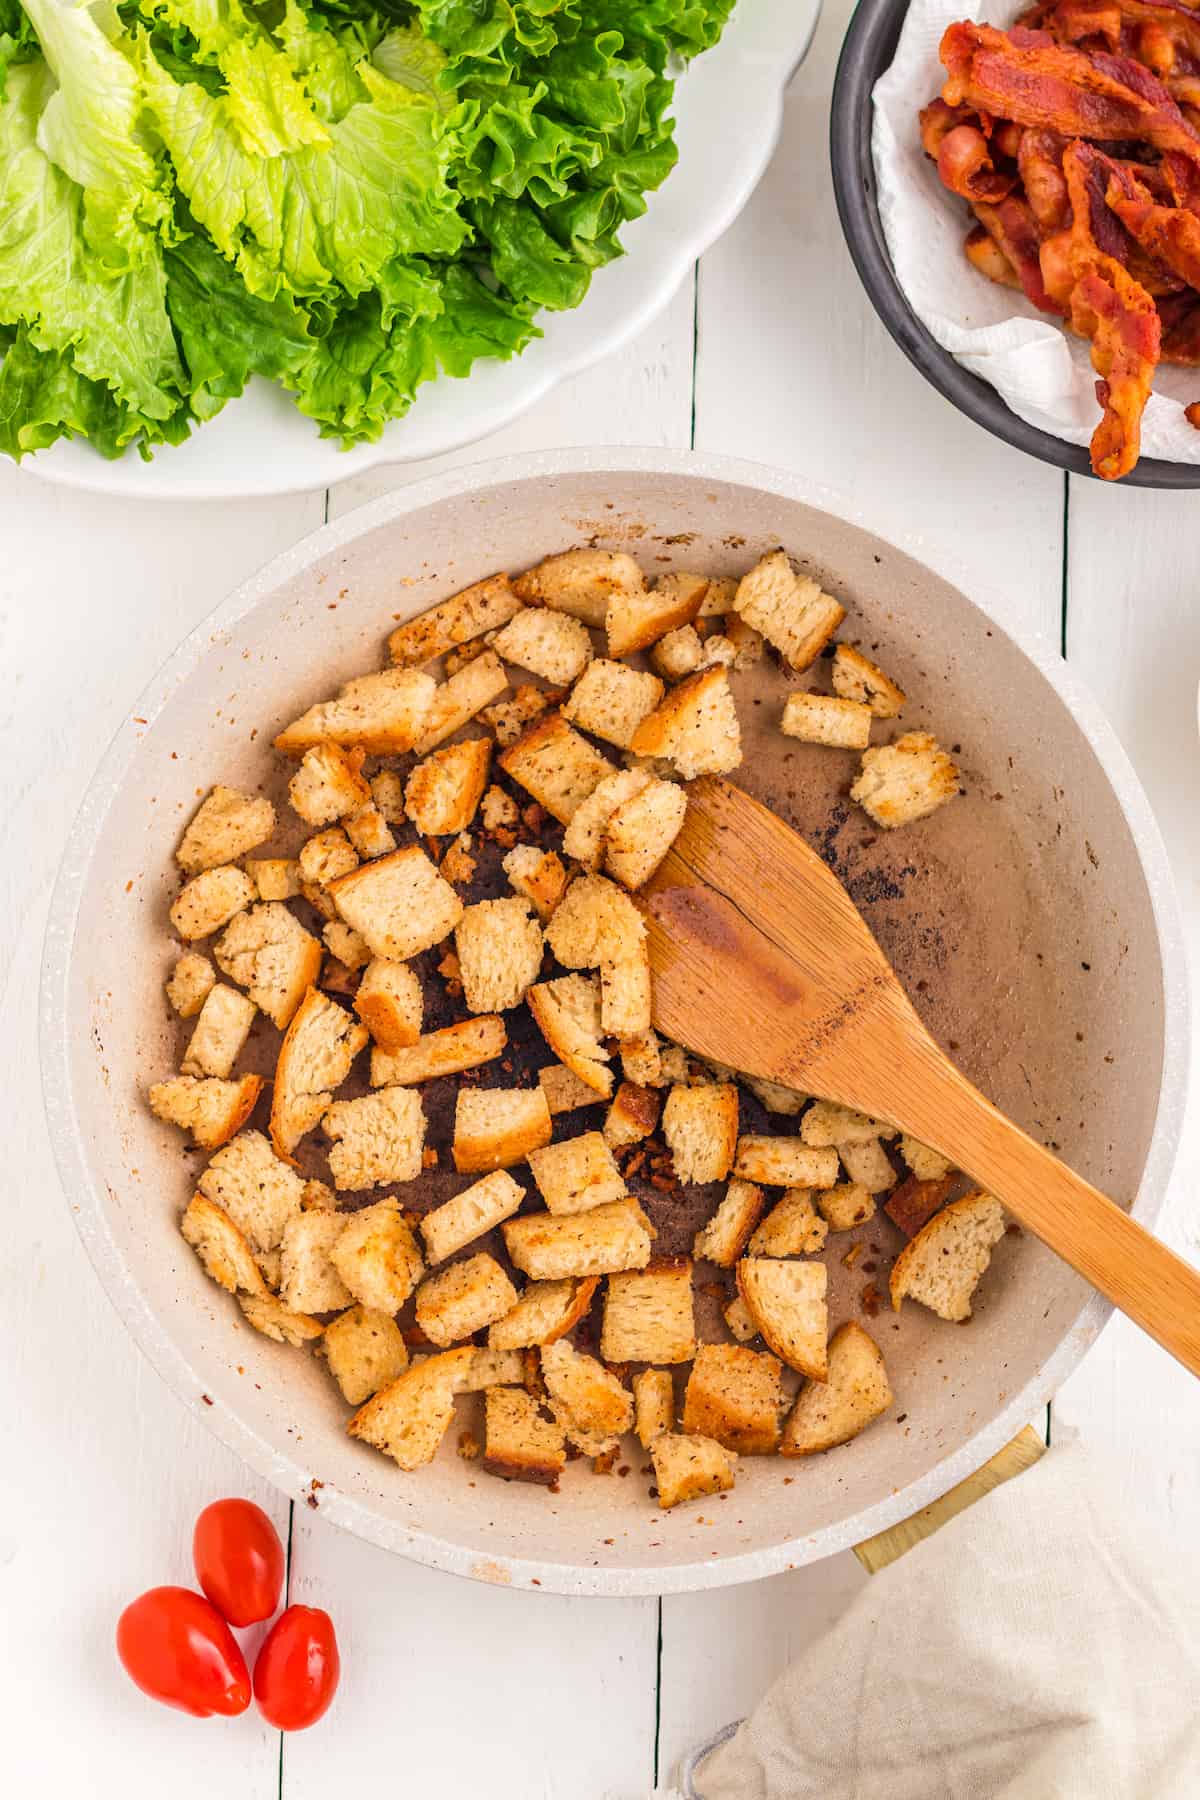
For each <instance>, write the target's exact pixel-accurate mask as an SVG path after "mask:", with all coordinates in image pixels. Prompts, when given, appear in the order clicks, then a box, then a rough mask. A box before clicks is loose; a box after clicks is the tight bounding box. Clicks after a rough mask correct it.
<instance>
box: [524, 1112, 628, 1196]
mask: <svg viewBox="0 0 1200 1800" xmlns="http://www.w3.org/2000/svg"><path fill="white" fill-rule="evenodd" d="M529 1167H530V1168H531V1169H532V1171H533V1179H534V1180H535V1181H536V1182H537V1184H538V1188H539V1190H540V1191H541V1194H542V1198H543V1199H544V1200H545V1202H546V1205H547V1207H548V1208H549V1210H550V1211H551V1212H552V1213H579V1212H587V1210H588V1209H589V1207H593V1206H604V1205H607V1203H608V1202H609V1201H610V1200H621V1199H623V1198H624V1197H625V1194H626V1193H627V1192H628V1189H627V1188H626V1186H625V1183H624V1181H623V1180H622V1179H621V1172H620V1170H619V1169H618V1168H617V1165H616V1163H615V1162H614V1161H613V1159H612V1152H611V1150H610V1149H609V1147H608V1145H607V1144H606V1143H605V1141H604V1139H603V1138H602V1137H601V1135H600V1133H599V1132H598V1131H585V1132H584V1133H583V1134H582V1135H581V1136H580V1137H574V1138H566V1139H564V1140H563V1142H562V1143H559V1144H547V1145H545V1147H544V1148H543V1149H541V1150H531V1151H530V1153H529Z"/></svg>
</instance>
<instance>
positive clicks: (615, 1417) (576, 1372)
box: [541, 1338, 633, 1456]
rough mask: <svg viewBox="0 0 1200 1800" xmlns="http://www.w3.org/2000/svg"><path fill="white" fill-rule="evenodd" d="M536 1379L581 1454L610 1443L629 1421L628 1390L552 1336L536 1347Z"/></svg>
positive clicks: (590, 1359)
mask: <svg viewBox="0 0 1200 1800" xmlns="http://www.w3.org/2000/svg"><path fill="white" fill-rule="evenodd" d="M541 1354H542V1379H543V1380H544V1381H545V1383H546V1393H547V1396H548V1398H549V1403H550V1410H551V1411H552V1412H553V1414H554V1416H555V1418H556V1419H557V1420H558V1422H559V1424H560V1425H561V1426H562V1428H563V1430H564V1431H565V1432H566V1434H567V1436H568V1438H569V1439H570V1440H571V1442H572V1443H573V1444H576V1445H578V1447H579V1449H580V1450H582V1451H583V1453H584V1455H585V1456H601V1455H603V1453H604V1452H605V1451H606V1450H610V1449H613V1448H614V1447H615V1445H616V1443H617V1441H618V1439H619V1438H620V1436H621V1434H622V1433H623V1432H626V1431H629V1430H631V1429H632V1427H633V1395H632V1394H631V1393H630V1392H629V1390H628V1388H626V1387H623V1386H622V1384H621V1383H620V1382H619V1381H618V1380H617V1378H616V1376H615V1375H612V1374H610V1373H609V1371H608V1370H607V1369H606V1368H605V1367H604V1365H603V1364H602V1363H599V1362H597V1361H596V1358H595V1357H594V1356H584V1355H581V1353H580V1352H579V1351H578V1350H576V1349H574V1348H573V1347H572V1346H571V1345H570V1344H568V1343H567V1341H566V1339H565V1338H556V1339H555V1341H554V1343H552V1344H545V1345H543V1347H542V1353H541Z"/></svg>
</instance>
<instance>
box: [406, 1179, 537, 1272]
mask: <svg viewBox="0 0 1200 1800" xmlns="http://www.w3.org/2000/svg"><path fill="white" fill-rule="evenodd" d="M524 1198H525V1190H524V1188H523V1187H521V1186H520V1184H519V1183H518V1182H516V1181H514V1180H513V1178H512V1176H511V1175H508V1174H506V1173H505V1171H504V1170H503V1169H494V1170H493V1171H492V1173H491V1174H490V1175H485V1176H484V1178H483V1180H482V1181H476V1182H473V1183H472V1185H471V1186H470V1187H469V1188H464V1189H463V1191H462V1193H461V1194H455V1195H454V1196H453V1198H452V1199H450V1200H445V1201H443V1202H442V1204H441V1206H435V1207H434V1209H433V1211H432V1212H427V1213H426V1214H425V1217H424V1218H423V1219H422V1220H421V1235H422V1237H423V1238H424V1239H425V1249H426V1251H427V1253H428V1256H429V1260H430V1262H431V1263H439V1262H444V1261H445V1259H446V1258H447V1257H448V1256H453V1255H454V1254H455V1253H456V1252H457V1251H459V1250H461V1249H462V1248H463V1246H464V1245H466V1244H470V1243H472V1242H473V1241H474V1240H475V1239H476V1238H477V1237H482V1236H483V1234H484V1232H485V1231H492V1230H493V1229H494V1228H495V1227H496V1226H497V1225H499V1224H500V1222H501V1221H502V1220H503V1219H510V1218H511V1217H512V1215H513V1214H514V1213H515V1212H516V1211H517V1208H518V1207H519V1206H520V1204H521V1202H522V1200H524Z"/></svg>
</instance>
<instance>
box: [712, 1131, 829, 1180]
mask: <svg viewBox="0 0 1200 1800" xmlns="http://www.w3.org/2000/svg"><path fill="white" fill-rule="evenodd" d="M733 1172H734V1174H735V1175H740V1176H742V1178H743V1179H744V1180H745V1181H757V1182H761V1183H762V1185H763V1186H764V1187H788V1188H790V1187H808V1188H830V1187H832V1186H833V1184H834V1182H835V1181H836V1180H837V1178H838V1158H837V1151H836V1150H833V1149H827V1150H817V1149H814V1148H813V1146H812V1145H811V1144H806V1143H805V1142H804V1141H803V1139H802V1138H798V1137H759V1136H756V1135H755V1133H753V1132H748V1133H747V1134H746V1135H745V1136H744V1137H741V1138H739V1139H738V1146H737V1155H736V1156H735V1158H734V1163H733Z"/></svg>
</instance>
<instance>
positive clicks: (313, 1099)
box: [271, 988, 367, 1161]
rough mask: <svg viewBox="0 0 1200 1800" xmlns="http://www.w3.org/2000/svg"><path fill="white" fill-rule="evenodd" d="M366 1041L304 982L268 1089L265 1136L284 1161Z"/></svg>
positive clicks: (345, 1015) (347, 1016) (343, 1014)
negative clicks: (304, 988) (267, 1132)
mask: <svg viewBox="0 0 1200 1800" xmlns="http://www.w3.org/2000/svg"><path fill="white" fill-rule="evenodd" d="M366 1042H367V1029H366V1026H365V1025H359V1024H356V1023H355V1021H354V1020H353V1019H352V1018H351V1017H350V1014H349V1013H347V1012H343V1010H342V1008H341V1007H340V1006H338V1005H337V1004H336V1002H335V1001H333V1000H330V999H327V998H326V996H325V995H324V994H322V993H320V992H319V991H318V989H316V988H309V990H308V993H307V994H306V995H305V996H304V999H303V1000H302V1001H301V1003H300V1006H299V1007H298V1009H297V1011H296V1014H295V1017H294V1018H293V1019H292V1022H291V1024H290V1025H289V1026H288V1028H287V1031H286V1032H285V1033H284V1038H283V1043H282V1044H281V1045H280V1049H279V1060H278V1062H277V1063H276V1065H275V1087H274V1091H273V1093H272V1095H271V1142H272V1143H273V1144H274V1146H275V1153H276V1155H277V1156H282V1157H284V1158H285V1159H286V1160H288V1161H290V1160H291V1156H292V1151H293V1150H294V1149H295V1148H296V1145H297V1144H298V1143H299V1142H300V1139H301V1138H302V1137H304V1136H305V1135H306V1134H307V1133H308V1132H310V1131H311V1130H312V1128H313V1126H314V1125H316V1124H317V1122H318V1120H319V1119H320V1118H321V1115H322V1114H323V1113H324V1112H325V1110H326V1108H327V1107H328V1106H329V1103H330V1101H331V1100H332V1099H333V1096H334V1094H335V1093H336V1092H337V1090H338V1088H339V1087H341V1085H342V1083H343V1081H345V1079H346V1077H347V1075H348V1074H349V1073H350V1065H351V1063H352V1062H353V1061H354V1058H355V1057H356V1056H357V1055H358V1053H359V1051H360V1050H361V1049H362V1048H363V1045H364V1044H365V1043H366Z"/></svg>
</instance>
